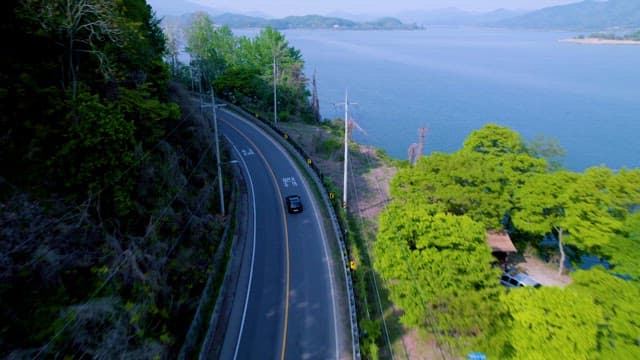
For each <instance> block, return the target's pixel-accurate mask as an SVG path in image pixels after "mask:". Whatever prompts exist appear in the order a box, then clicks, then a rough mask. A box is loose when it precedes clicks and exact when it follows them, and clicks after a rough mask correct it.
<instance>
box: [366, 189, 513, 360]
mask: <svg viewBox="0 0 640 360" xmlns="http://www.w3.org/2000/svg"><path fill="white" fill-rule="evenodd" d="M436 210H437V209H436V208H434V207H432V206H429V205H428V204H422V205H420V204H417V203H412V204H399V203H397V202H394V203H393V204H392V205H391V206H390V207H389V208H388V209H387V210H386V211H385V212H383V214H382V215H381V217H380V229H379V232H378V238H377V241H376V243H375V245H374V265H375V267H376V269H377V271H379V272H380V274H381V275H382V277H383V278H385V279H386V280H387V283H388V288H389V292H390V297H391V299H392V300H393V301H394V303H396V304H397V305H398V306H399V307H400V308H402V309H403V311H404V313H403V315H402V322H403V323H404V324H406V325H409V326H418V327H420V328H422V329H425V330H427V331H431V332H433V333H434V334H436V336H437V337H439V338H438V341H440V342H441V343H447V344H449V345H450V346H451V347H452V348H454V349H457V352H459V353H464V351H467V350H469V349H471V348H477V346H482V344H486V343H488V341H489V338H490V337H491V334H493V333H495V332H497V328H498V327H499V323H500V319H501V317H502V314H503V313H502V309H501V306H500V302H499V301H498V298H499V294H500V292H501V291H502V289H501V288H500V287H499V284H498V277H499V271H498V270H497V269H496V268H493V267H492V266H491V262H492V260H493V258H492V256H491V250H490V248H489V247H488V246H487V244H486V232H485V229H484V227H483V226H482V225H481V224H478V223H476V222H474V221H473V220H471V219H470V218H468V217H466V216H455V215H449V214H443V213H438V212H437V211H436ZM441 345H443V344H441Z"/></svg>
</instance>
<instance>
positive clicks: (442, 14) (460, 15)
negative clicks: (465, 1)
mask: <svg viewBox="0 0 640 360" xmlns="http://www.w3.org/2000/svg"><path fill="white" fill-rule="evenodd" d="M524 13H525V12H523V11H514V10H506V9H498V10H494V11H491V12H484V13H483V12H470V11H464V10H460V9H458V8H455V7H448V8H442V9H436V10H428V11H424V10H422V11H406V12H401V13H398V14H395V16H396V17H397V18H399V19H400V20H402V21H404V22H406V23H416V24H421V25H424V26H431V25H445V26H461V25H467V26H470V25H482V24H486V23H493V22H496V21H500V20H504V19H508V18H512V17H515V16H518V15H522V14H524Z"/></svg>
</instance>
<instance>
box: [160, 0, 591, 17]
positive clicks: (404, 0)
mask: <svg viewBox="0 0 640 360" xmlns="http://www.w3.org/2000/svg"><path fill="white" fill-rule="evenodd" d="M164 1H167V0H148V3H150V4H151V5H152V6H153V3H162V2H164ZM168 1H171V0H168ZM189 1H191V2H194V3H198V4H201V5H206V6H209V7H212V8H217V9H224V10H225V11H234V12H243V13H247V12H261V13H264V14H267V15H270V16H274V17H282V16H288V15H308V14H319V15H326V14H331V13H335V12H343V13H355V14H382V15H386V14H389V15H393V14H395V13H400V12H403V11H413V10H434V9H442V8H448V7H456V8H459V9H462V10H467V11H482V12H486V11H491V10H495V9H500V8H504V9H512V10H535V9H540V8H543V7H548V6H555V5H563V4H569V3H575V2H579V1H581V0H393V1H376V0H189Z"/></svg>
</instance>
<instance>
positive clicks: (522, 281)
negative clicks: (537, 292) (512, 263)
mask: <svg viewBox="0 0 640 360" xmlns="http://www.w3.org/2000/svg"><path fill="white" fill-rule="evenodd" d="M500 283H501V284H502V285H504V286H506V287H512V288H513V287H525V286H531V287H534V288H539V287H540V286H542V284H540V283H539V282H537V281H535V280H534V279H532V278H531V277H529V275H527V274H525V273H523V272H519V271H517V270H516V269H509V270H507V271H505V272H504V273H503V274H502V276H501V277H500Z"/></svg>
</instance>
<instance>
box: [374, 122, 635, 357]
mask: <svg viewBox="0 0 640 360" xmlns="http://www.w3.org/2000/svg"><path fill="white" fill-rule="evenodd" d="M545 143H546V144H549V145H551V146H546V145H545V146H540V144H545ZM545 149H546V150H545ZM557 150H558V149H557V147H556V146H555V145H553V142H548V141H547V142H544V141H543V142H540V141H536V143H534V144H527V143H525V142H524V141H523V140H522V139H521V137H520V136H519V135H518V134H517V133H515V132H513V131H511V130H509V129H507V128H505V127H501V126H498V125H495V124H488V125H486V126H485V127H483V128H482V129H479V130H476V131H474V132H473V133H471V134H470V135H469V137H468V138H467V139H466V141H465V142H464V145H463V147H462V149H460V150H459V151H456V152H454V153H451V154H443V153H433V154H431V155H429V156H426V157H423V158H421V159H420V160H419V161H418V163H417V164H416V165H415V166H413V167H407V168H404V169H401V170H400V171H398V173H397V174H396V176H395V177H394V179H393V180H392V183H391V194H392V196H393V201H392V203H391V204H390V205H389V206H388V208H387V209H386V210H385V212H384V213H383V214H382V215H381V217H380V228H379V232H378V238H377V241H376V243H375V246H374V264H375V267H376V270H377V271H378V272H379V273H380V274H381V276H382V277H383V278H385V280H386V281H387V287H388V289H389V294H390V297H391V299H392V300H393V301H394V302H395V303H396V304H397V305H398V306H399V307H400V308H401V309H402V310H403V312H404V313H403V315H402V321H403V322H404V323H405V324H407V325H410V326H416V327H418V328H419V329H423V330H424V331H427V332H429V333H431V334H433V336H434V337H435V339H436V340H437V341H438V343H439V344H440V346H441V347H442V348H444V349H445V350H448V351H450V352H451V353H453V355H464V354H465V353H467V352H469V351H471V350H476V351H478V350H481V351H484V352H486V353H487V354H489V355H490V357H496V358H514V359H540V358H563V359H585V358H593V359H599V358H602V359H613V358H635V357H636V356H637V354H638V352H639V351H640V344H639V343H638V334H639V333H640V313H639V312H638V310H637V309H635V308H634V309H631V307H634V306H635V304H637V300H635V299H634V296H635V295H634V294H637V293H638V291H640V278H639V277H638V271H637V266H638V260H637V259H638V258H639V257H640V243H639V242H638V241H639V238H638V229H639V228H638V221H639V219H640V217H639V213H638V209H640V170H638V169H634V170H628V169H621V170H618V171H613V170H610V169H607V168H605V167H594V168H590V169H587V170H586V171H585V172H584V173H582V174H579V173H573V172H568V171H565V170H557V169H556V166H549V165H548V163H547V161H546V159H545V158H546V156H545V154H550V155H552V156H554V155H557V154H558V153H559V151H557ZM500 229H507V230H509V231H510V232H511V233H512V236H513V237H514V238H515V240H516V241H519V242H520V243H521V244H525V243H527V242H528V243H529V244H530V245H531V246H533V247H539V246H540V240H541V239H542V238H543V237H545V236H552V237H553V238H555V239H556V240H558V250H559V252H560V253H561V254H562V263H564V253H565V249H566V248H569V249H571V253H572V254H574V255H576V254H577V255H579V254H589V255H595V256H597V257H599V258H601V259H603V260H604V261H605V262H606V263H607V264H609V267H608V269H606V270H605V269H599V268H596V269H592V270H589V271H579V272H577V273H575V281H574V283H573V284H571V285H569V286H568V287H566V288H564V289H561V288H556V287H542V288H541V289H534V288H521V289H512V290H511V291H508V292H507V291H506V290H504V289H502V288H501V287H500V285H499V281H498V279H499V271H500V270H498V269H497V268H495V267H493V266H492V263H493V262H494V261H495V259H493V257H492V256H491V250H490V248H489V247H488V245H487V243H486V232H487V231H488V230H500ZM575 258H578V257H577V256H576V257H575ZM560 271H561V272H562V266H560ZM618 293H619V294H620V296H619V297H617V296H614V295H613V294H618ZM635 307H637V306H635ZM632 354H635V355H632Z"/></svg>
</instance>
